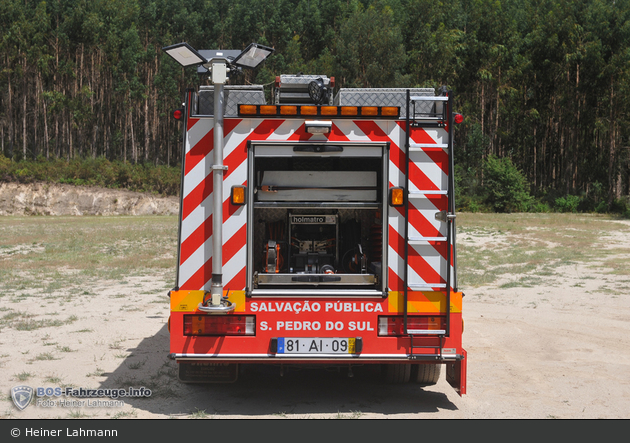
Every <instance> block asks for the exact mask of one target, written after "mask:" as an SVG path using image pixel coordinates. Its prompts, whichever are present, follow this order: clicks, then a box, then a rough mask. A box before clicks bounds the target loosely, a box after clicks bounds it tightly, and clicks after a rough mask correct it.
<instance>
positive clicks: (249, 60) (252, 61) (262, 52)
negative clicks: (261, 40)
mask: <svg viewBox="0 0 630 443" xmlns="http://www.w3.org/2000/svg"><path fill="white" fill-rule="evenodd" d="M273 51H274V49H273V48H268V47H267V46H263V45H259V44H258V43H250V45H249V46H248V47H247V48H245V50H244V51H243V52H241V53H240V54H239V55H238V56H237V57H236V58H235V59H234V61H233V62H232V63H233V64H235V65H236V66H242V67H244V68H252V69H253V68H256V67H258V65H260V64H261V63H262V62H264V61H265V59H266V58H267V57H269V56H270V55H271V54H272V53H273Z"/></svg>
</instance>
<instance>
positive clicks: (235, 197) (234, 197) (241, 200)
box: [230, 185, 245, 206]
mask: <svg viewBox="0 0 630 443" xmlns="http://www.w3.org/2000/svg"><path fill="white" fill-rule="evenodd" d="M230 200H231V201H232V204H233V205H237V206H242V205H244V204H245V186H236V185H235V186H232V192H231V193H230Z"/></svg>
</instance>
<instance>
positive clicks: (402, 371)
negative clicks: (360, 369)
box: [382, 363, 411, 384]
mask: <svg viewBox="0 0 630 443" xmlns="http://www.w3.org/2000/svg"><path fill="white" fill-rule="evenodd" d="M382 372H383V375H384V377H385V382H386V383H389V384H400V383H407V382H408V381H409V380H410V377H411V365H410V364H409V363H402V364H399V363H396V364H390V365H383V366H382Z"/></svg>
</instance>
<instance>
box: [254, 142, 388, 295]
mask: <svg viewBox="0 0 630 443" xmlns="http://www.w3.org/2000/svg"><path fill="white" fill-rule="evenodd" d="M388 154H389V146H388V144H387V143H373V142H368V143H356V142H355V143H352V142H329V141H321V142H319V141H309V142H258V143H257V142H252V143H250V146H249V154H248V164H249V170H248V183H250V184H253V186H248V192H249V195H248V201H249V202H252V203H253V204H249V205H247V207H248V214H247V217H248V231H247V235H248V241H247V244H248V262H247V293H248V295H250V296H257V295H259V296H269V295H271V294H273V295H280V296H282V295H286V296H326V295H338V293H337V294H336V293H335V291H336V290H337V291H342V290H343V294H344V295H357V296H378V297H382V296H383V295H384V294H386V291H387V274H386V267H384V266H382V263H386V253H387V248H386V247H383V245H387V218H386V216H385V214H387V210H386V208H384V204H385V202H386V201H387V189H388V186H387V184H388V170H387V165H388V161H389V156H388Z"/></svg>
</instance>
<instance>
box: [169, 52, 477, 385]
mask: <svg viewBox="0 0 630 443" xmlns="http://www.w3.org/2000/svg"><path fill="white" fill-rule="evenodd" d="M195 54H198V55H199V57H200V58H203V59H204V61H205V62H204V63H200V64H199V67H198V69H199V70H200V72H203V71H204V70H209V71H210V73H211V76H212V78H213V84H212V85H210V86H200V87H199V88H198V89H197V90H189V91H187V93H186V97H185V103H184V106H183V108H182V111H183V112H181V113H180V115H181V117H182V120H183V126H184V131H183V148H182V149H183V162H182V186H181V207H180V217H179V246H178V261H177V265H178V268H177V282H176V287H175V288H174V289H173V290H172V291H170V293H169V294H170V300H171V302H170V303H171V313H170V319H169V331H170V337H171V339H170V357H171V358H172V359H174V360H176V361H177V363H178V367H179V377H180V380H182V381H184V382H233V381H235V380H236V379H237V376H238V368H239V365H246V364H275V365H280V366H282V367H288V366H291V365H311V366H312V365H322V367H324V366H342V367H345V368H350V370H351V368H352V366H353V365H366V364H375V365H380V367H381V368H382V373H383V376H384V377H385V378H386V380H387V381H389V382H392V383H404V382H417V383H421V384H424V385H431V384H435V383H436V382H437V381H438V379H439V376H440V372H441V367H442V366H445V371H444V372H445V376H446V380H447V381H448V383H450V384H451V385H452V386H453V387H454V389H455V390H456V391H457V392H458V393H459V394H460V395H463V394H465V393H466V351H465V350H464V348H463V347H462V332H463V319H462V293H461V292H459V291H458V289H457V273H456V249H455V231H456V229H455V208H454V200H453V186H454V182H453V128H454V125H455V124H456V123H458V122H459V121H461V115H459V114H455V113H454V111H453V94H452V93H451V92H450V91H448V90H446V89H444V88H443V89H440V90H438V91H435V90H433V89H419V88H416V89H380V88H360V89H354V88H340V89H338V88H335V84H334V78H332V77H331V78H328V77H327V76H324V75H282V76H279V77H277V78H276V81H275V85H274V86H273V87H272V91H271V93H269V91H267V96H269V97H271V99H270V100H267V99H266V94H265V92H266V91H265V90H264V88H263V86H256V85H247V86H240V85H238V86H237V85H229V84H227V83H228V82H227V76H226V75H225V72H224V71H222V69H224V68H225V66H227V71H228V72H229V70H230V68H232V69H234V65H232V64H231V62H232V58H231V57H229V56H228V57H227V62H226V63H224V65H223V66H219V64H220V62H221V60H220V57H222V56H224V55H223V54H221V53H220V52H219V53H218V54H219V55H217V52H213V53H211V54H208V53H206V54H204V53H203V51H199V53H197V52H195ZM213 57H215V59H213ZM216 57H219V63H215V62H212V61H209V60H215V61H216ZM217 71H218V72H217Z"/></svg>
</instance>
